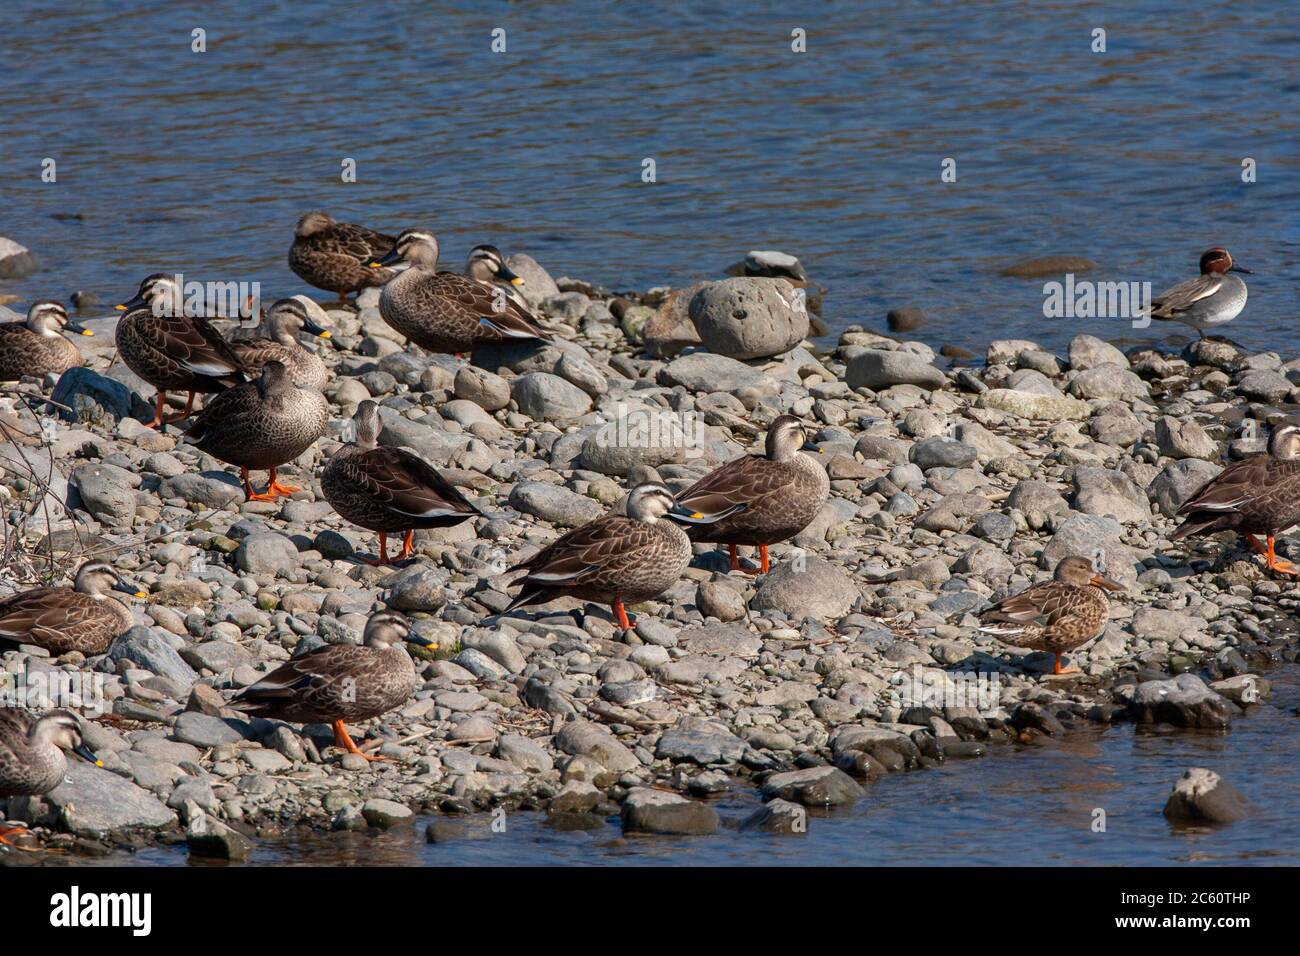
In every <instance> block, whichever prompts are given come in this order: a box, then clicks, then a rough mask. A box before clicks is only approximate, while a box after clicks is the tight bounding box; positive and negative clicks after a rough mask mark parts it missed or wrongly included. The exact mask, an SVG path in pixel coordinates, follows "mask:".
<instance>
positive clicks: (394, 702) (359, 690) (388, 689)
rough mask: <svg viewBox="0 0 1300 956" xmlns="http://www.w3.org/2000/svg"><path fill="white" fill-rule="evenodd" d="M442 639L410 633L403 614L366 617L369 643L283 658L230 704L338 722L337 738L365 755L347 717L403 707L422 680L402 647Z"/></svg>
mask: <svg viewBox="0 0 1300 956" xmlns="http://www.w3.org/2000/svg"><path fill="white" fill-rule="evenodd" d="M403 641H409V642H410V643H412V644H417V645H419V646H421V647H429V648H436V647H437V646H438V645H437V644H435V643H433V642H432V641H429V640H426V639H425V638H423V637H418V636H416V635H415V634H413V633H411V626H410V622H408V621H407V620H406V618H404V617H402V615H400V614H393V613H391V612H381V613H379V614H376V615H375V616H374V617H372V618H371V619H370V620H369V621H368V622H367V623H366V633H365V643H364V645H363V646H357V645H356V644H329V645H327V646H325V647H320V648H317V649H316V650H314V651H308V652H307V653H306V654H303V655H302V656H301V657H295V658H293V659H292V660H290V661H288V662H286V663H284V664H281V665H280V666H279V667H277V668H276V669H275V670H273V671H272V672H271V673H270V674H267V675H266V676H265V677H263V678H262V679H261V680H259V681H258V682H257V683H255V684H250V685H249V686H248V687H245V688H244V689H243V690H242V691H240V692H239V693H238V694H236V695H235V698H234V700H233V701H231V707H233V708H235V709H236V710H242V711H244V712H245V713H248V714H253V715H255V716H258V717H270V718H274V719H276V720H289V721H293V722H294V723H301V724H315V723H328V724H333V725H334V742H335V744H336V745H337V746H339V747H344V748H346V749H347V750H348V751H350V752H351V753H354V754H360V755H361V756H363V757H365V758H366V759H367V760H381V759H384V758H381V757H372V756H370V755H369V754H365V753H362V752H361V749H360V748H359V747H357V745H356V744H355V743H354V742H353V740H352V738H351V736H349V735H348V729H347V726H346V725H345V724H344V721H348V720H353V721H355V720H369V719H370V718H371V717H378V716H379V715H381V714H386V713H387V712H388V711H390V710H392V709H393V708H394V707H400V706H401V705H402V704H404V703H406V701H407V700H408V699H409V698H410V696H411V695H412V694H413V693H415V691H416V689H417V688H418V687H419V686H420V678H419V675H418V674H416V672H415V665H414V664H413V663H412V661H411V658H410V656H409V655H408V654H407V653H406V650H405V648H403V647H402V642H403Z"/></svg>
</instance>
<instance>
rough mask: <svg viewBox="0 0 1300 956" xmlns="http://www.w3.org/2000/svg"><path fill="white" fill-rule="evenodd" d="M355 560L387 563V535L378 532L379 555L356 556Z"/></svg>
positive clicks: (369, 562) (366, 562) (367, 562)
mask: <svg viewBox="0 0 1300 956" xmlns="http://www.w3.org/2000/svg"><path fill="white" fill-rule="evenodd" d="M357 560H358V561H360V562H361V563H362V564H372V565H380V564H388V563H389V558H388V535H386V534H384V532H382V531H381V532H379V557H377V558H357Z"/></svg>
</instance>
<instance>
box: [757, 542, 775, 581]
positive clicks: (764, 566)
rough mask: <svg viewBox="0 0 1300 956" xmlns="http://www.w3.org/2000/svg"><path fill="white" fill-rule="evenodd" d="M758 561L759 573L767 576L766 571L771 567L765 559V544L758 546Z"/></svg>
mask: <svg viewBox="0 0 1300 956" xmlns="http://www.w3.org/2000/svg"><path fill="white" fill-rule="evenodd" d="M758 561H759V573H760V574H767V572H768V569H769V568H771V567H772V565H771V563H770V562H769V561H768V559H767V545H765V544H760V545H759V546H758Z"/></svg>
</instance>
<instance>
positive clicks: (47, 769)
mask: <svg viewBox="0 0 1300 956" xmlns="http://www.w3.org/2000/svg"><path fill="white" fill-rule="evenodd" d="M65 750H70V751H72V752H73V753H75V754H76V755H77V756H78V757H80V758H81V759H83V760H85V761H87V762H89V763H91V764H94V765H95V766H96V767H102V766H104V763H103V761H101V760H100V759H99V758H98V757H96V756H95V754H94V753H93V752H92V751H91V749H90V748H89V747H87V746H86V744H85V741H84V740H83V739H82V735H81V722H80V721H79V720H78V719H77V718H76V717H75V716H73V715H72V714H71V713H69V712H68V711H66V710H52V711H50V712H49V713H48V714H46V715H45V716H44V717H37V716H36V715H35V714H32V713H29V712H28V711H25V710H21V709H19V708H17V707H0V797H36V796H41V795H43V794H46V793H49V792H50V791H51V790H53V789H54V788H55V787H57V786H58V785H59V784H61V783H62V782H63V776H64V774H65V773H67V770H68V760H67V758H66V757H65V756H64V755H63V752H64V751H65ZM23 829H24V828H23V827H6V826H0V843H4V844H6V845H8V846H16V847H18V848H19V849H27V847H21V846H18V845H17V844H14V843H13V842H11V838H12V837H13V835H14V834H16V833H22V832H23Z"/></svg>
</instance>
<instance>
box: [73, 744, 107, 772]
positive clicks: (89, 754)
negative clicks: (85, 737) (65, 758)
mask: <svg viewBox="0 0 1300 956" xmlns="http://www.w3.org/2000/svg"><path fill="white" fill-rule="evenodd" d="M72 752H73V753H74V754H76V755H77V756H78V757H80V758H81V759H82V760H84V761H86V763H88V764H90V765H91V766H94V767H102V766H104V761H102V760H100V759H99V758H98V757H96V756H95V752H94V751H93V750H91V749H90V748H89V747H87V746H86V745H85V744H84V743H83V744H77V746H75V747H73V748H72Z"/></svg>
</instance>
